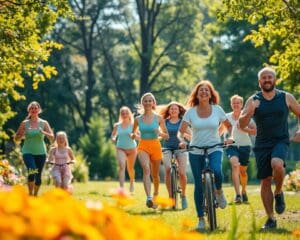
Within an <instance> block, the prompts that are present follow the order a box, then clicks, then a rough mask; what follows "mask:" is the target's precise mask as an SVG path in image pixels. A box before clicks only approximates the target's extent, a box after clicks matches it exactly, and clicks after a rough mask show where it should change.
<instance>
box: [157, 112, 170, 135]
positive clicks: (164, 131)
mask: <svg viewBox="0 0 300 240" xmlns="http://www.w3.org/2000/svg"><path fill="white" fill-rule="evenodd" d="M158 122H159V127H160V130H161V131H159V132H158V135H159V136H160V137H162V138H163V139H166V140H168V139H169V133H168V130H167V127H166V122H165V120H164V119H163V118H162V117H161V116H158Z"/></svg>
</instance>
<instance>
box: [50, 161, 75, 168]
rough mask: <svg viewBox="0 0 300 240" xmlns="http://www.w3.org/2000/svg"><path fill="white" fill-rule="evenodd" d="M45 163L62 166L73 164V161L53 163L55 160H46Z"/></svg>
mask: <svg viewBox="0 0 300 240" xmlns="http://www.w3.org/2000/svg"><path fill="white" fill-rule="evenodd" d="M46 163H48V164H52V165H56V166H60V167H62V166H64V165H69V164H73V163H75V162H74V161H73V162H65V163H55V162H46Z"/></svg>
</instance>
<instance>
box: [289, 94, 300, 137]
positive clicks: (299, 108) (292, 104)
mask: <svg viewBox="0 0 300 240" xmlns="http://www.w3.org/2000/svg"><path fill="white" fill-rule="evenodd" d="M286 102H287V105H288V107H289V108H290V110H291V111H292V112H293V113H294V114H295V115H296V116H297V117H298V130H297V131H296V133H295V135H294V137H293V138H292V141H295V142H300V104H299V103H298V102H297V100H296V98H295V97H294V96H293V95H292V94H290V93H286Z"/></svg>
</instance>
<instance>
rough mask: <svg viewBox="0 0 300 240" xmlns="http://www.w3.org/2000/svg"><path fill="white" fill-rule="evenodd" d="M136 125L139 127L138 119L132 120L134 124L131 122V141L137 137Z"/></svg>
mask: <svg viewBox="0 0 300 240" xmlns="http://www.w3.org/2000/svg"><path fill="white" fill-rule="evenodd" d="M138 125H139V123H138V117H136V118H135V119H134V122H133V127H132V132H131V134H130V138H132V139H136V138H137V136H138V134H137V128H138Z"/></svg>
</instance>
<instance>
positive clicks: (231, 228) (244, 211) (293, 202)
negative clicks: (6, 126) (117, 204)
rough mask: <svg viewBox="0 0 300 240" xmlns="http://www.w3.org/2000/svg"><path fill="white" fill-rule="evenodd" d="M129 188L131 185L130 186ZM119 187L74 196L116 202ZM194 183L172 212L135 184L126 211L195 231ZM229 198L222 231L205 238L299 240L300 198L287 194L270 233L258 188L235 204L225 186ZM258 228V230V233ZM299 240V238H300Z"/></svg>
mask: <svg viewBox="0 0 300 240" xmlns="http://www.w3.org/2000/svg"><path fill="white" fill-rule="evenodd" d="M126 186H127V187H128V183H127V185H126ZM116 187H118V182H88V183H86V184H82V183H76V184H74V193H73V196H74V198H76V199H79V200H83V201H85V200H95V201H102V202H109V203H111V202H113V199H112V198H111V197H110V196H109V190H110V189H112V188H116ZM51 188H53V186H45V185H44V186H42V189H41V192H45V191H47V190H49V189H51ZM193 189H194V186H193V184H188V187H187V198H188V208H187V209H186V210H177V211H172V210H169V209H157V210H153V209H148V208H147V207H146V205H145V200H146V198H145V193H144V189H143V185H142V183H140V182H138V183H136V185H135V194H134V196H133V198H134V199H135V201H134V202H135V203H134V204H133V205H130V206H126V207H123V209H124V210H125V211H126V212H127V213H128V214H131V215H140V216H143V217H145V218H152V219H160V220H161V221H163V222H165V223H167V224H168V225H170V226H172V227H173V228H174V229H175V230H182V228H183V227H182V226H183V225H182V223H183V222H184V221H186V220H187V221H188V222H191V223H192V226H190V227H188V228H187V229H186V230H188V231H193V228H194V226H196V224H197V217H196V210H195V206H194V200H193ZM224 191H225V195H226V197H227V201H228V203H229V205H228V206H227V208H226V209H217V220H218V229H217V230H216V231H214V232H212V233H210V232H209V231H206V232H205V236H206V237H205V239H218V240H219V239H266V240H269V239H271V240H277V239H282V240H283V239H284V240H285V239H297V238H296V237H295V236H293V234H292V233H293V231H294V230H295V229H300V195H299V194H289V193H286V194H285V200H286V204H287V209H286V211H285V213H284V214H282V215H276V218H277V229H276V230H273V231H269V232H261V231H260V227H261V226H262V225H263V223H264V222H265V220H266V216H265V212H264V208H263V206H262V202H261V199H260V192H259V186H258V185H251V186H249V187H248V197H249V202H250V203H249V204H240V205H236V206H235V205H234V204H232V203H231V202H232V201H233V197H234V190H233V187H232V186H229V185H224ZM160 196H162V197H167V191H166V188H165V185H164V184H161V185H160ZM254 229H255V230H254ZM298 239H299V238H298Z"/></svg>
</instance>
